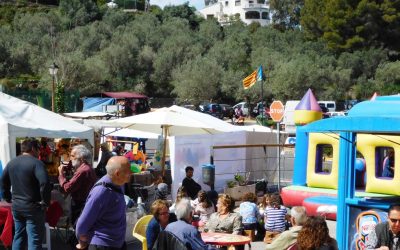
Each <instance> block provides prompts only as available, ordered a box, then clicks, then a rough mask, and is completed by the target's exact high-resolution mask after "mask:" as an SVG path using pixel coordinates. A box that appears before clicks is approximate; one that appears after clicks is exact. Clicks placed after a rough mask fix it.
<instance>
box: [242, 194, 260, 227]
mask: <svg viewBox="0 0 400 250" xmlns="http://www.w3.org/2000/svg"><path fill="white" fill-rule="evenodd" d="M242 200H243V202H242V203H241V204H240V206H239V213H240V215H241V216H242V222H243V226H244V230H255V229H257V225H258V217H259V212H258V208H257V205H256V202H257V196H256V195H255V194H254V193H252V192H249V193H246V194H244V195H243V197H242Z"/></svg>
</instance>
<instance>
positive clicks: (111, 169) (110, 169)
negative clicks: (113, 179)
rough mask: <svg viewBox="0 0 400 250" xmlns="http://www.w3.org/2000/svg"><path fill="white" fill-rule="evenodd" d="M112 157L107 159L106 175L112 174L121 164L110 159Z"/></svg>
mask: <svg viewBox="0 0 400 250" xmlns="http://www.w3.org/2000/svg"><path fill="white" fill-rule="evenodd" d="M112 158H114V156H113V157H111V158H110V159H109V160H108V162H107V165H106V170H107V175H109V176H113V175H114V173H115V171H117V170H118V169H119V168H120V167H121V164H120V163H119V162H117V161H115V160H112Z"/></svg>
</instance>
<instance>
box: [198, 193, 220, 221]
mask: <svg viewBox="0 0 400 250" xmlns="http://www.w3.org/2000/svg"><path fill="white" fill-rule="evenodd" d="M197 195H198V198H197V200H198V204H197V205H196V208H195V209H194V213H195V214H198V215H199V216H200V220H199V221H198V227H204V225H205V224H206V223H207V221H208V219H209V218H210V216H211V214H212V213H214V212H215V209H214V204H213V203H212V202H211V201H210V199H209V198H208V197H207V194H206V192H205V191H204V190H200V191H199V193H198V194H197Z"/></svg>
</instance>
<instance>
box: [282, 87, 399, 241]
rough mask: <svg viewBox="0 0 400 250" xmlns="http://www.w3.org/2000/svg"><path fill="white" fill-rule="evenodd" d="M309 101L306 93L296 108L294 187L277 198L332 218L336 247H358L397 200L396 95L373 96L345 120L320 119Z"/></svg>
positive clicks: (311, 98) (313, 105)
mask: <svg viewBox="0 0 400 250" xmlns="http://www.w3.org/2000/svg"><path fill="white" fill-rule="evenodd" d="M314 101H315V102H316V100H315V97H314V96H313V94H312V92H311V91H310V90H309V91H308V92H307V94H306V95H305V96H304V97H303V99H302V101H301V102H300V103H299V105H298V106H297V107H296V111H295V121H296V124H298V127H297V132H296V148H295V150H296V151H295V163H294V175H293V185H292V186H288V187H285V188H283V189H282V191H281V195H282V199H283V202H284V204H285V205H286V206H299V205H303V206H305V207H306V209H307V213H308V214H309V215H315V214H321V213H323V214H324V215H325V216H326V217H327V218H329V219H337V221H338V223H337V235H336V236H337V237H336V238H337V240H338V244H339V249H363V244H364V242H365V238H366V237H367V235H368V232H369V231H370V230H372V229H373V227H374V226H375V225H376V223H378V222H380V221H383V220H386V217H385V214H386V213H385V212H384V211H385V210H386V209H387V208H388V207H389V206H390V204H393V203H399V202H400V160H397V158H398V159H400V158H399V157H398V155H399V156H400V109H399V108H398V107H399V106H397V105H400V95H394V96H377V97H375V99H373V100H370V101H365V102H361V103H359V104H357V105H355V106H354V107H353V108H352V109H351V110H350V111H349V112H348V116H343V117H332V118H328V119H322V120H321V119H320V118H319V117H320V116H319V115H318V112H320V110H319V111H318V107H315V104H312V103H313V102H314ZM302 103H303V104H302ZM297 110H299V111H300V112H299V114H301V115H299V119H297V118H296V112H297ZM307 113H309V114H310V116H308V117H306V116H307ZM320 113H321V112H320ZM327 157H329V160H328V161H327V159H326V158H327ZM321 208H322V209H321Z"/></svg>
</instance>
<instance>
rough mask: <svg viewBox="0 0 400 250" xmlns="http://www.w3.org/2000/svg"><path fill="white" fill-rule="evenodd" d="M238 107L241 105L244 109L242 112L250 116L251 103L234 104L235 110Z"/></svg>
mask: <svg viewBox="0 0 400 250" xmlns="http://www.w3.org/2000/svg"><path fill="white" fill-rule="evenodd" d="M236 107H240V108H241V109H242V113H243V115H244V116H249V104H248V103H247V102H239V103H238V104H236V105H235V106H233V110H235V109H236Z"/></svg>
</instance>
